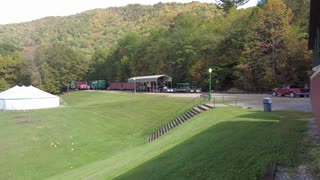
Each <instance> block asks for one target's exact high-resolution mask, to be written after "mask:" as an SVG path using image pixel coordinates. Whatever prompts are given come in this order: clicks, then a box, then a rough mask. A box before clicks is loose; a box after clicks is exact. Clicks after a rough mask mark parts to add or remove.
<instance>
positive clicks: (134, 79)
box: [133, 78, 136, 94]
mask: <svg viewBox="0 0 320 180" xmlns="http://www.w3.org/2000/svg"><path fill="white" fill-rule="evenodd" d="M133 89H134V94H136V78H133Z"/></svg>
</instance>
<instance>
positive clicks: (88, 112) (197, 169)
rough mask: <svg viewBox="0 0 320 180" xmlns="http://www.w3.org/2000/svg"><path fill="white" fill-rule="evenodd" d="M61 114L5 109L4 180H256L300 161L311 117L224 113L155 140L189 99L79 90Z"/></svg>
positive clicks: (0, 128)
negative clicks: (151, 137)
mask: <svg viewBox="0 0 320 180" xmlns="http://www.w3.org/2000/svg"><path fill="white" fill-rule="evenodd" d="M62 98H63V99H64V100H65V105H64V107H61V108H57V109H48V110H39V111H27V112H0V137H1V138H0V179H45V178H50V179H59V180H60V179H80V178H88V179H111V178H116V177H117V178H118V179H164V178H167V179H177V178H178V177H179V178H180V179H210V178H211V179H212V178H217V179H235V178H240V179H256V178H257V177H260V176H261V174H262V173H263V171H264V168H265V166H266V165H268V164H270V163H275V162H277V163H280V164H285V165H292V164H294V163H297V162H299V160H300V159H299V151H300V150H301V144H302V138H303V133H304V131H305V125H306V121H305V119H307V118H309V116H310V114H308V113H300V112H285V111H279V112H273V113H263V112H261V111H254V110H243V109H239V108H217V109H213V110H210V111H207V112H204V113H202V114H200V115H198V116H196V117H194V118H192V119H190V120H189V121H187V122H186V123H184V124H183V125H181V126H179V127H177V128H175V129H173V130H172V131H170V132H169V133H167V134H166V135H165V136H163V137H161V138H159V139H158V140H156V141H154V142H152V143H146V136H147V135H148V134H149V133H150V132H151V131H152V130H153V129H155V128H157V127H159V126H160V123H159V121H160V120H161V119H162V118H163V117H165V116H166V115H167V114H168V113H169V112H173V111H175V110H176V109H178V108H179V107H181V106H182V105H184V104H185V103H186V102H188V101H190V100H189V99H181V98H169V97H163V96H152V95H141V94H138V95H135V96H134V95H133V94H125V93H116V94H114V93H103V92H74V93H68V94H65V95H63V96H62Z"/></svg>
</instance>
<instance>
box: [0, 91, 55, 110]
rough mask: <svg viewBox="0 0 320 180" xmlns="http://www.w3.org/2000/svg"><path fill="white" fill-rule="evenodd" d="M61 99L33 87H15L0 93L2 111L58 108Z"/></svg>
mask: <svg viewBox="0 0 320 180" xmlns="http://www.w3.org/2000/svg"><path fill="white" fill-rule="evenodd" d="M59 104H60V102H59V97H58V96H55V95H53V94H50V93H47V92H45V91H42V90H40V89H38V88H35V87H33V86H28V87H26V86H22V87H20V86H14V87H12V88H10V89H8V90H6V91H3V92H2V93H0V109H1V110H30V109H46V108H54V107H58V106H59Z"/></svg>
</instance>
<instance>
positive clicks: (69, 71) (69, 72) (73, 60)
mask: <svg viewBox="0 0 320 180" xmlns="http://www.w3.org/2000/svg"><path fill="white" fill-rule="evenodd" d="M30 62H31V63H29V68H30V69H33V70H35V71H32V72H31V74H30V76H31V78H32V82H33V83H37V84H35V85H37V86H39V87H40V88H41V89H43V90H45V91H48V92H51V93H55V94H57V93H60V92H61V91H62V89H63V88H64V87H66V86H68V84H69V83H70V81H72V80H77V81H81V80H87V79H86V77H85V76H86V74H87V71H88V66H89V61H88V60H87V58H86V57H85V56H84V55H83V54H82V53H81V52H80V51H75V50H74V49H72V48H70V47H68V46H66V45H64V44H52V45H50V46H42V47H39V48H38V49H37V50H36V53H35V56H34V58H33V60H32V61H30ZM33 78H35V79H33Z"/></svg>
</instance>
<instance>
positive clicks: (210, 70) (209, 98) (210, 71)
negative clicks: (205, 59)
mask: <svg viewBox="0 0 320 180" xmlns="http://www.w3.org/2000/svg"><path fill="white" fill-rule="evenodd" d="M211 73H212V69H211V68H209V97H208V100H209V101H211Z"/></svg>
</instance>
